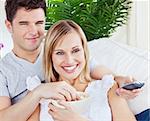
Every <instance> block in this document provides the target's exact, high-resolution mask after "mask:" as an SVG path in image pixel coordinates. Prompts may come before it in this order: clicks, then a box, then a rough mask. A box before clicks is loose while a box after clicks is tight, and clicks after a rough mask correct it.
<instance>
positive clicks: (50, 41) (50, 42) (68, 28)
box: [43, 20, 91, 82]
mask: <svg viewBox="0 0 150 121" xmlns="http://www.w3.org/2000/svg"><path fill="white" fill-rule="evenodd" d="M73 31H76V32H77V33H78V34H79V36H80V38H81V41H82V46H83V49H84V55H85V62H86V63H85V67H84V69H83V70H82V72H81V73H80V75H79V79H80V80H81V82H82V81H90V80H91V78H90V72H89V64H88V63H89V52H88V47H87V39H86V37H85V34H84V32H83V30H82V29H81V27H80V26H79V25H78V24H76V23H75V22H73V21H72V20H60V21H58V22H56V23H55V24H54V25H53V26H51V28H50V29H49V30H48V32H47V35H46V38H45V43H44V54H43V65H44V74H45V79H46V81H47V82H53V81H59V74H58V73H57V72H56V71H55V69H54V67H53V62H52V54H53V50H54V48H55V47H56V45H57V44H58V43H59V42H60V40H61V38H62V37H64V36H65V35H66V34H68V33H71V32H73Z"/></svg>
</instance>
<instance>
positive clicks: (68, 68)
mask: <svg viewBox="0 0 150 121" xmlns="http://www.w3.org/2000/svg"><path fill="white" fill-rule="evenodd" d="M63 68H64V69H65V70H68V71H71V70H74V69H75V68H76V65H74V66H68V67H63Z"/></svg>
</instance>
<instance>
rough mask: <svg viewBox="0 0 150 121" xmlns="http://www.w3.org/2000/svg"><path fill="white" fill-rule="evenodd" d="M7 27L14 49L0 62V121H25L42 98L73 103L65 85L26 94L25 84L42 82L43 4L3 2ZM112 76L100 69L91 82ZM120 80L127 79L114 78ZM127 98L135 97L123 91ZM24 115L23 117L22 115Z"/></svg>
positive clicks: (27, 0)
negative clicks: (31, 80)
mask: <svg viewBox="0 0 150 121" xmlns="http://www.w3.org/2000/svg"><path fill="white" fill-rule="evenodd" d="M5 9H6V15H7V20H6V26H7V28H8V31H9V32H10V33H11V36H12V39H13V43H14V48H13V49H12V52H10V53H8V54H7V55H6V56H5V57H4V58H3V59H2V60H1V61H0V119H1V120H3V121H13V120H14V121H16V118H17V120H18V121H26V120H28V118H29V117H30V115H31V114H32V113H33V112H34V110H35V109H36V107H37V105H38V104H39V100H40V99H41V98H53V99H61V100H76V98H77V95H76V90H75V89H74V88H73V87H71V86H70V85H68V84H67V83H66V82H64V81H62V82H54V83H46V84H42V85H40V86H39V87H38V88H36V89H35V90H34V91H32V92H30V93H28V92H27V89H26V80H27V77H29V76H31V77H32V76H35V75H37V76H38V77H39V78H40V79H41V80H44V76H43V70H42V39H43V37H44V28H45V27H44V25H45V12H46V4H45V1H44V0H6V5H5ZM107 73H111V72H110V71H109V70H107V69H105V68H103V67H101V66H100V67H99V66H97V67H95V68H93V69H92V72H91V75H92V77H93V78H95V79H96V78H98V79H99V78H101V77H102V76H103V75H104V74H107ZM117 79H118V81H119V80H120V79H124V80H125V81H126V78H121V77H117ZM122 94H125V95H127V98H130V97H134V96H136V94H137V93H134V92H130V91H127V90H123V93H122ZM22 113H23V115H22Z"/></svg>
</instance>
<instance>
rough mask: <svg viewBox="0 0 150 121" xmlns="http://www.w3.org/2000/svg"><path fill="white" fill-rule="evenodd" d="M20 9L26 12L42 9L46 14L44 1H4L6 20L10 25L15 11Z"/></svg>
mask: <svg viewBox="0 0 150 121" xmlns="http://www.w3.org/2000/svg"><path fill="white" fill-rule="evenodd" d="M20 8H25V9H26V10H32V9H37V8H42V9H43V10H44V12H45V14H46V3H45V0H6V2H5V11H6V17H7V20H8V21H10V22H11V23H12V21H13V19H14V17H15V15H16V13H17V10H18V9H20Z"/></svg>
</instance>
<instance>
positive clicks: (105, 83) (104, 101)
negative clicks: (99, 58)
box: [27, 75, 114, 121]
mask: <svg viewBox="0 0 150 121" xmlns="http://www.w3.org/2000/svg"><path fill="white" fill-rule="evenodd" d="M29 82H31V78H30V81H27V85H28V89H29V90H32V89H33V87H34V88H35V85H39V84H40V83H39V82H40V81H38V79H37V77H36V78H35V77H33V78H32V83H29ZM113 83H114V80H113V76H111V75H106V76H104V77H103V79H102V80H95V81H92V82H90V83H89V84H88V87H87V88H86V90H85V92H86V93H88V94H89V95H90V96H91V104H90V106H89V110H88V112H86V114H82V115H83V116H84V117H87V118H88V119H89V120H90V121H112V115H111V109H110V107H109V103H108V98H107V93H108V91H109V89H110V88H111V87H112V85H113ZM40 103H41V110H40V121H54V120H53V118H52V116H51V115H50V114H49V113H48V110H49V109H48V104H49V100H44V101H41V102H40Z"/></svg>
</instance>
